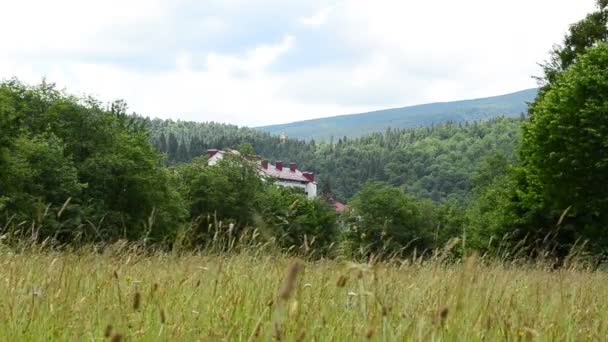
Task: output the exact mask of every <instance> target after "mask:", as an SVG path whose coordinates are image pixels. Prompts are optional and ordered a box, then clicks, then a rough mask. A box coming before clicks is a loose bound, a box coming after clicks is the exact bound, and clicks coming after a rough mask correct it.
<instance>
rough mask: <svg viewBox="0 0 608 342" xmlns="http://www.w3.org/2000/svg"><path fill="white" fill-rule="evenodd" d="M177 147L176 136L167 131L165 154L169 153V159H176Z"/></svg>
mask: <svg viewBox="0 0 608 342" xmlns="http://www.w3.org/2000/svg"><path fill="white" fill-rule="evenodd" d="M178 149H179V143H178V142H177V138H176V137H175V134H173V132H171V133H169V140H168V141H167V154H168V155H169V160H171V161H177V160H178V159H179V157H178Z"/></svg>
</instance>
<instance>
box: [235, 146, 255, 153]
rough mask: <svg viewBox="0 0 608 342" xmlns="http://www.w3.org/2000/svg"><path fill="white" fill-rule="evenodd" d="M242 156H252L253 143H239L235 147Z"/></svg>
mask: <svg viewBox="0 0 608 342" xmlns="http://www.w3.org/2000/svg"><path fill="white" fill-rule="evenodd" d="M236 150H237V151H239V152H240V153H241V154H242V155H244V156H252V155H254V154H255V150H254V149H253V145H251V144H250V143H240V144H239V146H237V148H236Z"/></svg>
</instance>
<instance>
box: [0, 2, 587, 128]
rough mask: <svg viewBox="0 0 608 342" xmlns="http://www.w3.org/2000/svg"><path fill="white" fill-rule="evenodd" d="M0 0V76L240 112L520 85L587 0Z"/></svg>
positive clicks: (173, 107)
mask: <svg viewBox="0 0 608 342" xmlns="http://www.w3.org/2000/svg"><path fill="white" fill-rule="evenodd" d="M0 2H6V3H4V4H0V7H1V8H3V10H2V11H0V32H8V34H3V38H2V43H1V44H2V48H1V49H0V78H9V77H12V76H18V77H19V78H21V79H23V80H25V81H27V82H37V81H39V80H40V79H41V78H42V77H43V76H47V78H48V79H49V80H50V81H55V82H57V83H58V85H60V86H61V87H66V88H67V89H68V91H71V92H74V93H77V94H80V93H85V92H86V93H92V94H93V95H96V96H98V97H100V98H101V99H102V100H104V101H110V100H113V99H115V98H124V99H125V100H127V102H128V103H129V104H130V108H131V109H132V110H134V111H137V112H138V113H142V114H147V115H151V116H159V117H164V118H168V117H172V118H182V119H187V120H198V121H210V120H213V121H224V122H231V123H237V124H247V125H262V124H269V123H279V122H288V121H294V120H302V119H309V118H314V117H320V116H327V115H338V114H345V113H354V112H362V111H367V110H372V109H380V108H387V107H393V106H404V105H410V104H416V103H423V102H430V101H447V100H456V99H462V98H473V97H481V96H490V95H496V94H500V93H506V92H510V91H517V90H521V89H523V88H528V87H533V86H535V82H534V81H533V80H532V79H531V77H530V76H532V75H534V74H538V73H539V68H538V66H537V65H536V63H537V62H541V61H543V60H544V59H546V58H547V56H548V54H547V53H548V51H549V50H550V48H551V46H552V44H554V43H557V42H560V41H561V39H562V37H563V34H564V32H565V31H566V30H567V26H568V25H569V24H570V23H573V22H575V21H577V20H579V19H581V18H582V17H584V15H585V14H586V13H587V12H589V11H591V10H592V9H593V3H594V1H593V0H580V1H576V2H573V1H567V0H535V1H533V2H531V1H528V0H513V1H510V2H503V1H501V2H498V1H494V0H462V1H458V2H454V1H434V2H421V1H409V0H408V1H397V0H379V1H374V2H371V1H368V0H347V1H342V2H340V3H339V4H336V3H331V2H328V1H325V2H324V1H320V0H319V1H318V2H314V3H312V2H310V1H305V0H298V1H294V2H283V1H280V0H261V1H260V2H259V3H258V2H256V3H255V4H252V3H251V2H249V1H244V0H238V1H236V0H235V1H231V2H230V1H228V2H226V1H205V2H204V3H198V2H195V1H191V0H179V1H169V0H132V1H119V0H107V1H86V2H85V1H77V0H58V1H54V2H48V1H34V0H25V1H10V0H0ZM254 5H255V6H254ZM266 12H269V13H266ZM276 13H281V15H283V17H282V18H279V17H276ZM310 13H313V15H312V16H310ZM273 16H274V17H273ZM271 17H272V18H271ZM275 17H276V20H275V19H274V18H275ZM290 22H291V23H292V24H293V25H290V24H289V23H290ZM277 23H280V24H277ZM277 25H278V26H277ZM322 39H326V40H323V41H322ZM210 42H213V43H210ZM309 55H314V56H321V57H319V58H318V59H311V58H310V57H309ZM332 56H338V57H336V58H335V59H330V58H326V57H332ZM123 59H124V60H127V62H125V61H123ZM302 60H304V62H306V63H303V62H302ZM313 60H314V62H313ZM151 61H154V63H152V62H151ZM148 63H151V64H153V67H146V65H147V64H148Z"/></svg>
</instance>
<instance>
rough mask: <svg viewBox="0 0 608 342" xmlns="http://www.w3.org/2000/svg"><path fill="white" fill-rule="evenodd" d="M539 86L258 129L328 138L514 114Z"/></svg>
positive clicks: (520, 109) (293, 135)
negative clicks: (472, 97) (496, 94)
mask: <svg viewBox="0 0 608 342" xmlns="http://www.w3.org/2000/svg"><path fill="white" fill-rule="evenodd" d="M537 91H538V89H536V88H533V89H526V90H522V91H518V92H515V93H511V94H506V95H500V96H493V97H486V98H481V99H473V100H463V101H454V102H438V103H429V104H423V105H416V106H410V107H403V108H393V109H384V110H378V111H373V112H368V113H361V114H349V115H340V116H334V117H329V118H321V119H314V120H306V121H299V122H293V123H288V124H281V125H271V126H263V127H258V129H260V130H263V131H266V132H270V133H273V134H280V133H281V132H285V133H286V134H287V135H288V136H289V137H290V138H298V139H316V140H329V139H330V138H331V137H332V136H333V137H335V138H336V139H338V138H340V137H343V136H347V137H349V138H352V137H359V136H363V135H366V134H369V133H372V132H382V131H384V130H386V129H387V128H389V127H390V128H414V127H425V126H430V125H431V124H436V123H442V122H448V121H452V122H465V121H476V120H482V119H490V118H494V117H497V116H507V117H514V116H518V115H520V114H521V113H524V112H526V110H527V102H531V101H533V100H534V98H535V97H536V94H537Z"/></svg>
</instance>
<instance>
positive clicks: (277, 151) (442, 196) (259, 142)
mask: <svg viewBox="0 0 608 342" xmlns="http://www.w3.org/2000/svg"><path fill="white" fill-rule="evenodd" d="M523 119H524V117H523V116H522V117H521V118H519V119H514V118H502V117H501V118H496V119H491V120H488V121H482V122H472V123H465V124H456V123H446V124H442V125H435V126H431V127H426V128H418V129H406V130H393V129H389V130H387V131H386V132H384V133H375V134H371V135H369V136H365V137H362V138H357V139H348V138H346V137H343V138H339V139H337V141H336V142H328V143H316V142H315V141H310V142H306V141H301V140H292V139H288V140H286V141H285V142H284V143H281V140H280V138H279V137H278V136H272V135H270V134H268V133H264V132H260V131H257V130H254V129H250V128H245V127H243V128H239V127H237V126H232V125H225V124H218V123H212V122H211V123H195V122H185V121H177V122H176V121H172V120H159V119H155V120H149V119H142V120H144V122H145V124H146V125H147V126H148V127H149V128H150V130H151V132H152V142H153V144H154V145H155V146H156V148H157V149H158V150H159V151H160V152H163V153H165V154H166V155H167V160H168V161H169V163H180V162H188V161H190V160H192V159H193V158H196V157H198V156H201V155H205V153H206V151H207V149H209V148H220V149H221V148H233V149H237V148H238V146H240V145H241V144H243V143H247V144H251V145H252V146H253V149H254V150H255V151H256V152H257V153H258V154H259V155H262V156H264V157H266V158H271V159H274V160H283V161H291V162H296V163H298V166H299V168H300V169H303V170H307V171H312V172H315V173H316V174H317V179H318V182H319V184H320V188H322V189H324V191H325V192H329V193H332V194H333V196H334V197H335V198H337V199H340V200H342V201H348V200H350V198H351V197H352V196H353V195H354V194H355V193H356V192H357V191H359V190H360V189H361V187H362V186H363V184H365V183H366V182H367V181H382V182H387V183H389V184H392V185H394V186H398V187H403V189H405V190H406V191H407V192H408V193H411V194H414V195H416V196H418V197H423V198H430V199H432V200H434V201H436V202H441V201H445V200H458V201H463V200H465V199H466V198H467V197H468V195H469V194H470V192H471V190H472V186H473V185H472V179H471V177H472V174H473V173H474V172H475V171H476V170H477V168H478V167H479V165H480V163H481V161H482V160H483V159H484V158H486V157H487V156H491V155H494V154H500V155H503V156H505V157H506V158H507V159H509V160H510V161H514V160H515V156H514V150H515V146H516V144H517V142H518V141H519V130H520V127H519V125H520V123H521V121H522V120H523Z"/></svg>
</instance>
